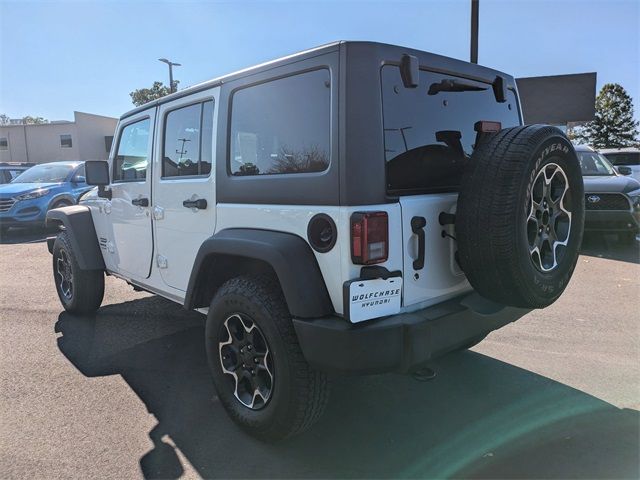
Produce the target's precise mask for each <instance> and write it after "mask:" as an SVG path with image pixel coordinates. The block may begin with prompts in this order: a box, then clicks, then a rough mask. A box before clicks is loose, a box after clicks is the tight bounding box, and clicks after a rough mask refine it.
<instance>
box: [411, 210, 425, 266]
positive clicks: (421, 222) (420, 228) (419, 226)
mask: <svg viewBox="0 0 640 480" xmlns="http://www.w3.org/2000/svg"><path fill="white" fill-rule="evenodd" d="M426 225H427V220H426V219H425V218H424V217H413V218H412V219H411V231H412V232H413V233H414V234H415V235H417V236H418V258H416V259H415V260H414V261H413V269H414V270H422V269H423V268H424V248H425V247H424V227H425V226H426Z"/></svg>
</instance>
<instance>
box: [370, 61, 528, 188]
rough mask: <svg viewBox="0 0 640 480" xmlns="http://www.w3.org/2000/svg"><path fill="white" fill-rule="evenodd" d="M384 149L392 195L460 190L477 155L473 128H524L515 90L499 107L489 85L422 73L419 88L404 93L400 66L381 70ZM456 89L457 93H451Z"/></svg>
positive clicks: (388, 66)
mask: <svg viewBox="0 0 640 480" xmlns="http://www.w3.org/2000/svg"><path fill="white" fill-rule="evenodd" d="M381 75H382V102H383V116H384V148H385V159H386V162H387V190H388V192H389V193H391V194H413V193H429V192H446V191H457V189H458V187H459V185H460V180H461V177H462V171H463V167H464V165H465V164H466V162H467V161H469V156H470V155H471V153H472V152H473V145H474V142H475V139H476V132H475V131H474V124H475V123H476V122H477V121H479V120H489V121H497V122H501V123H502V127H503V128H506V127H512V126H516V125H519V124H520V117H519V112H518V102H517V99H516V95H515V93H514V92H513V91H512V90H509V91H508V95H507V101H506V102H504V103H498V102H497V101H496V99H495V96H494V93H493V88H492V86H491V85H490V84H487V83H481V82H476V81H472V80H468V79H466V78H460V77H455V76H451V75H444V74H441V73H434V72H429V71H425V70H421V71H420V81H419V85H418V87H416V88H405V87H404V86H403V84H402V78H401V76H400V69H399V67H396V66H392V65H385V66H384V67H382V74H381ZM451 90H457V91H451Z"/></svg>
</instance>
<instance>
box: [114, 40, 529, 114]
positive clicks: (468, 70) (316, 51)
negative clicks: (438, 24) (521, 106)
mask: <svg viewBox="0 0 640 480" xmlns="http://www.w3.org/2000/svg"><path fill="white" fill-rule="evenodd" d="M349 45H354V46H357V47H359V48H363V47H364V48H367V49H371V50H372V51H377V52H379V54H380V55H381V56H384V57H385V59H390V58H396V57H397V60H398V61H399V59H400V56H401V55H402V54H403V53H407V54H409V55H415V56H417V57H418V59H419V62H420V64H421V65H423V64H435V65H438V66H439V68H437V70H442V71H450V72H458V73H460V74H463V75H466V76H469V77H473V78H476V79H478V80H482V81H489V82H491V81H493V79H494V78H495V76H496V75H501V76H503V77H505V79H506V80H507V83H508V87H510V88H514V89H515V88H516V85H515V80H514V78H513V77H512V76H511V75H508V74H505V73H503V72H500V71H498V70H494V69H491V68H487V67H484V66H481V65H476V64H473V63H469V62H466V61H464V60H458V59H455V58H451V57H445V56H444V55H438V54H435V53H429V52H425V51H422V50H416V49H413V48H407V47H402V46H399V45H391V44H385V43H379V42H365V41H351V40H341V41H336V42H331V43H327V44H325V45H320V46H318V47H315V48H311V49H308V50H303V51H301V52H297V53H294V54H291V55H287V56H285V57H281V58H278V59H275V60H271V61H268V62H265V63H261V64H258V65H254V66H251V67H248V68H245V69H242V70H238V71H236V72H233V73H229V74H227V75H223V76H221V77H217V78H213V79H211V80H207V81H205V82H202V83H199V84H196V85H193V86H191V87H187V88H185V89H184V90H180V91H178V92H175V93H172V94H170V95H167V96H165V97H162V98H159V99H157V100H152V101H151V102H149V103H145V104H144V105H142V106H140V107H137V108H134V109H132V110H129V111H128V112H126V113H124V114H123V115H122V116H121V117H120V120H123V119H125V118H127V117H130V116H131V115H134V114H136V113H139V112H143V111H145V110H147V109H149V108H153V107H156V106H158V105H161V104H163V103H167V102H170V101H172V100H175V99H177V98H181V97H185V96H187V95H190V94H192V93H196V92H199V91H202V90H207V89H209V88H214V87H217V86H219V85H222V84H223V83H227V82H230V81H232V80H236V79H238V78H242V77H246V76H249V75H253V74H256V73H259V72H264V71H267V70H270V69H272V68H276V67H279V66H281V65H286V64H290V63H294V62H298V61H301V60H305V59H308V58H312V57H316V56H318V55H323V54H326V53H329V52H335V51H337V50H338V49H339V48H340V47H341V46H349Z"/></svg>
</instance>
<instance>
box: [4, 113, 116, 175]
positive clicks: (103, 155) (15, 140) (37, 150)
mask: <svg viewBox="0 0 640 480" xmlns="http://www.w3.org/2000/svg"><path fill="white" fill-rule="evenodd" d="M73 117H74V121H73V122H69V121H56V122H51V123H43V124H37V125H1V126H0V162H33V163H46V162H55V161H58V160H106V159H107V157H108V156H109V149H110V148H111V142H112V141H113V134H114V132H115V129H116V124H117V122H118V119H117V118H112V117H104V116H102V115H93V114H91V113H82V112H73Z"/></svg>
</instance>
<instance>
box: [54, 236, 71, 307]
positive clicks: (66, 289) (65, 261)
mask: <svg viewBox="0 0 640 480" xmlns="http://www.w3.org/2000/svg"><path fill="white" fill-rule="evenodd" d="M56 271H57V274H58V285H59V286H60V292H61V293H62V295H63V296H64V298H66V299H67V300H70V299H71V297H72V296H73V272H72V270H71V261H70V260H69V255H68V254H67V252H66V250H65V249H63V248H62V249H60V251H59V254H58V259H57V260H56Z"/></svg>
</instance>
